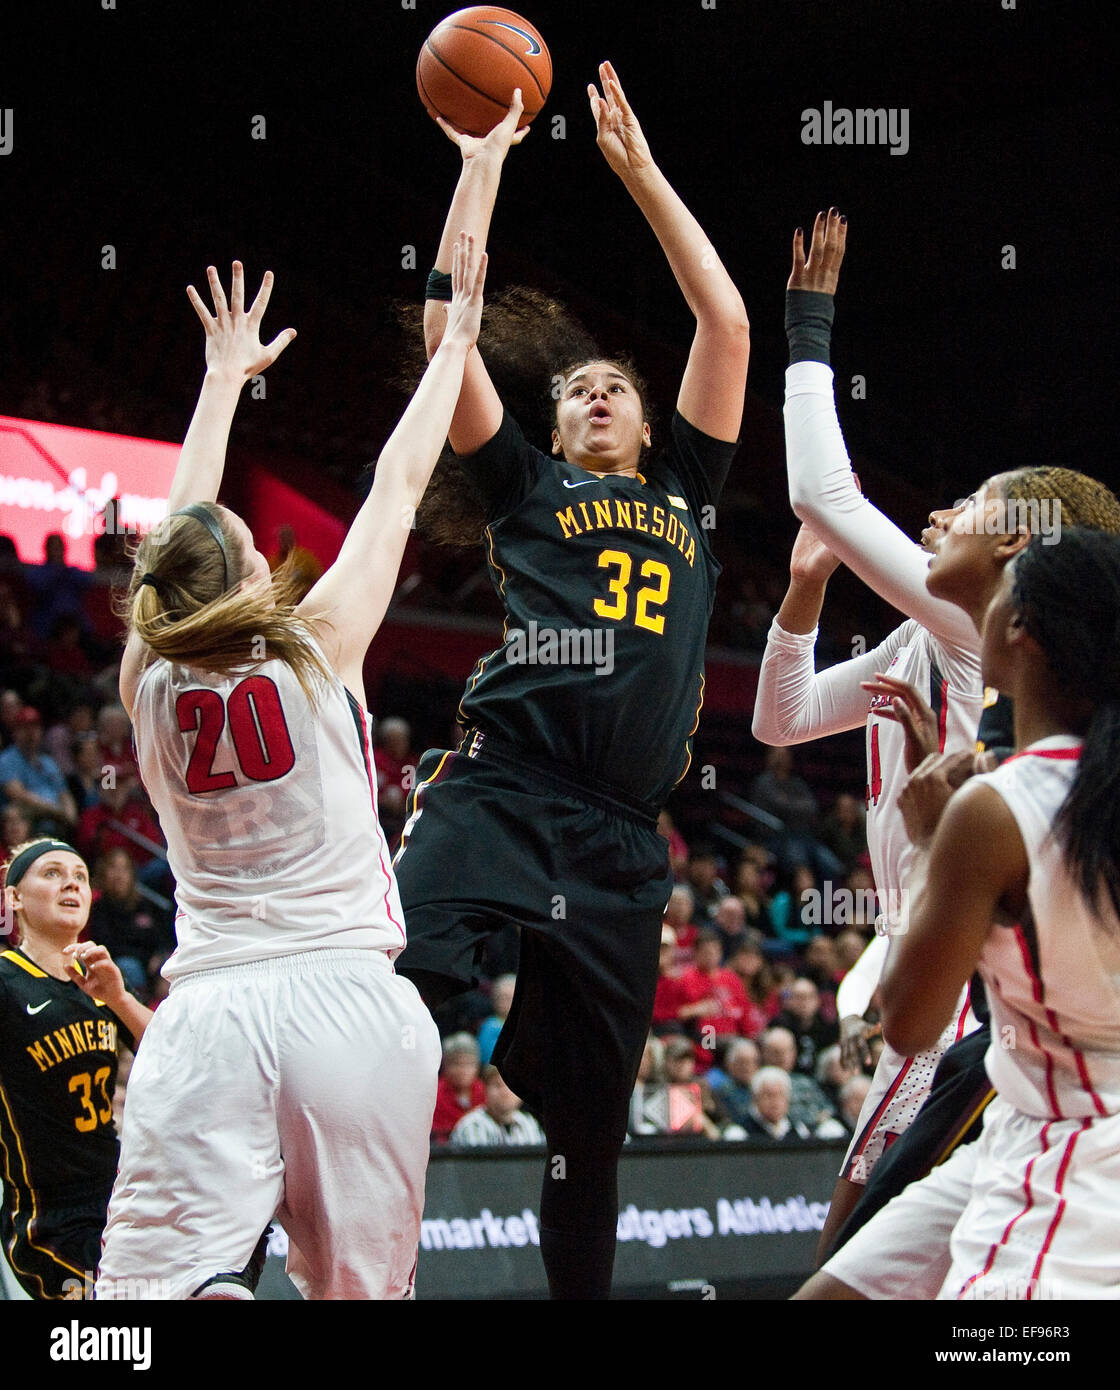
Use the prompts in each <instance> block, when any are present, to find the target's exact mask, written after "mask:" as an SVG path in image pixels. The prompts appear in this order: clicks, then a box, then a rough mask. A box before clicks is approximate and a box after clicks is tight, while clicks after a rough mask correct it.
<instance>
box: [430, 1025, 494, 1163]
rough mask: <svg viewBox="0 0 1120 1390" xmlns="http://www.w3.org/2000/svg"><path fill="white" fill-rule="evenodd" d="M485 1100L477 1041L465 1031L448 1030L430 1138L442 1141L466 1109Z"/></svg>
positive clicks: (446, 1139)
mask: <svg viewBox="0 0 1120 1390" xmlns="http://www.w3.org/2000/svg"><path fill="white" fill-rule="evenodd" d="M485 1103H486V1087H485V1086H484V1085H483V1083H482V1081H481V1080H480V1079H479V1075H478V1042H477V1040H476V1039H475V1038H472V1037H471V1035H470V1034H469V1033H452V1035H451V1036H450V1037H449V1038H445V1039H444V1043H443V1066H442V1067H441V1068H440V1074H439V1081H438V1083H437V1084H436V1108H435V1113H434V1115H433V1116H432V1139H433V1141H434V1142H435V1143H437V1144H446V1143H447V1141H448V1139H450V1137H451V1131H452V1130H453V1129H454V1128H455V1126H456V1125H457V1124H458V1123H459V1121H460V1120H461V1119H462V1118H463V1116H464V1115H465V1114H466V1113H467V1111H468V1110H473V1109H474V1108H475V1106H478V1105H484V1104H485Z"/></svg>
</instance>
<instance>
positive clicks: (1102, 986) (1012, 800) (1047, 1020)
mask: <svg viewBox="0 0 1120 1390" xmlns="http://www.w3.org/2000/svg"><path fill="white" fill-rule="evenodd" d="M1080 750H1081V744H1080V742H1079V741H1078V740H1076V739H1072V738H1069V737H1061V736H1059V737H1054V738H1045V739H1040V740H1039V742H1038V743H1034V744H1032V745H1031V746H1030V748H1028V749H1026V750H1024V752H1022V753H1019V754H1017V755H1016V756H1015V757H1013V758H1009V759H1008V760H1007V761H1006V762H1005V763H1004V764H1003V765H1002V767H1000V768H998V769H997V770H996V771H995V772H989V773H986V774H985V775H984V777H983V779H982V780H983V781H985V782H987V783H988V784H989V785H990V786H992V787H994V788H995V790H996V791H997V792H999V794H1000V796H1002V797H1003V799H1004V801H1006V802H1007V805H1008V807H1009V808H1010V810H1011V813H1012V815H1013V816H1014V817H1015V821H1016V824H1017V825H1018V827H1019V831H1020V833H1021V834H1022V837H1023V843H1024V845H1025V846H1026V849H1027V857H1028V859H1029V861H1030V879H1029V882H1028V885H1027V898H1028V902H1029V912H1027V913H1025V914H1024V920H1023V921H1022V922H1021V923H1019V924H1018V925H1017V926H1014V927H1000V926H995V927H993V928H992V930H991V931H990V932H989V934H988V938H987V941H986V942H985V943H984V950H983V954H982V955H981V957H980V969H981V971H982V973H983V975H984V980H985V982H986V984H987V986H988V998H989V1001H990V1003H991V1010H992V1044H991V1047H990V1048H989V1049H988V1057H987V1066H988V1075H989V1076H990V1077H991V1078H992V1084H993V1085H994V1086H995V1088H996V1089H997V1090H998V1091H999V1093H1000V1095H1001V1096H1003V1098H1004V1099H1005V1100H1007V1101H1008V1102H1009V1103H1010V1104H1011V1105H1013V1106H1015V1108H1016V1109H1017V1110H1021V1111H1023V1112H1024V1113H1026V1114H1028V1115H1035V1116H1040V1117H1045V1118H1048V1119H1054V1118H1057V1119H1078V1118H1084V1117H1091V1116H1095V1115H1114V1114H1116V1113H1118V1112H1120V919H1118V918H1117V915H1116V912H1115V910H1114V908H1113V905H1112V901H1111V899H1110V898H1109V896H1108V893H1107V891H1105V890H1104V889H1103V885H1102V894H1101V899H1100V902H1099V904H1098V906H1097V908H1096V910H1094V909H1093V908H1091V907H1090V905H1089V903H1088V902H1086V900H1085V898H1084V897H1083V895H1082V894H1081V892H1080V890H1079V889H1078V888H1077V886H1076V884H1075V883H1074V881H1073V879H1072V878H1071V877H1070V874H1069V870H1068V868H1067V866H1066V861H1065V856H1064V854H1063V853H1062V849H1061V847H1060V845H1059V844H1058V842H1057V841H1056V839H1055V838H1054V836H1053V835H1052V834H1051V833H1050V832H1051V828H1052V826H1053V824H1054V819H1055V817H1056V816H1057V813H1058V811H1059V810H1060V808H1061V806H1062V803H1063V802H1064V801H1065V799H1066V795H1067V794H1068V792H1069V789H1070V787H1071V785H1072V784H1073V779H1074V777H1075V775H1076V773H1077V767H1078V756H1079V753H1080Z"/></svg>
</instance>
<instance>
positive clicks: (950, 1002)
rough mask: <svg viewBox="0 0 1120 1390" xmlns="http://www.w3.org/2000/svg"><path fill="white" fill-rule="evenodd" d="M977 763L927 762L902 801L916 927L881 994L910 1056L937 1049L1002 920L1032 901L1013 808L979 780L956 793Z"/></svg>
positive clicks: (897, 951)
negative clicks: (911, 849) (910, 845)
mask: <svg viewBox="0 0 1120 1390" xmlns="http://www.w3.org/2000/svg"><path fill="white" fill-rule="evenodd" d="M970 758H971V755H970V754H963V755H962V754H952V755H948V756H946V755H941V754H939V755H936V756H935V757H931V758H927V759H926V761H925V762H924V763H923V764H922V765H921V766H920V767H919V768H918V769H917V771H916V772H915V773H914V774H913V775H912V777H911V778H910V781H909V783H908V784H907V787H906V790H905V791H904V792H903V794H902V796H901V797H900V798H899V805H900V807H901V808H902V810H903V814H904V816H905V818H906V828H907V833H908V834H909V835H910V836H911V838H912V840H913V841H914V843H915V844H916V845H917V846H918V855H917V856H916V858H915V864H914V872H913V876H912V878H911V888H912V892H913V897H912V900H911V902H910V910H909V923H908V927H907V930H906V931H905V932H903V933H902V934H900V935H898V936H895V937H894V938H893V939H892V941H891V948H890V953H889V954H888V956H887V963H886V966H885V967H884V970H883V978H882V981H881V983H880V986H879V988H880V998H881V1001H882V1011H883V1036H884V1037H885V1038H886V1040H887V1041H888V1042H889V1043H890V1045H891V1046H892V1047H893V1048H895V1049H896V1050H897V1051H899V1052H902V1053H904V1054H905V1055H907V1056H913V1055H914V1053H916V1052H920V1051H922V1050H923V1049H924V1048H928V1047H932V1046H934V1044H935V1043H936V1042H937V1039H938V1037H939V1036H940V1034H941V1032H942V1030H943V1029H944V1028H945V1026H946V1024H947V1023H948V1022H949V1019H950V1018H951V1017H952V1014H953V1010H954V1008H955V1007H956V1004H957V1001H958V999H959V997H960V993H961V990H962V989H963V988H964V986H965V984H966V983H967V982H968V980H969V979H970V978H971V976H972V974H973V972H974V971H975V969H976V965H977V962H978V961H979V959H980V952H981V950H982V949H983V945H984V941H985V940H986V938H987V936H988V933H989V931H991V929H992V923H993V922H994V921H995V919H996V916H997V913H999V912H1000V911H1001V910H1008V911H1014V910H1015V909H1016V908H1017V907H1021V904H1022V902H1023V901H1024V899H1025V893H1026V883H1027V876H1028V872H1029V866H1028V862H1027V852H1026V848H1025V846H1024V844H1023V838H1022V835H1021V834H1020V833H1019V828H1018V826H1017V824H1016V823H1015V818H1014V816H1013V815H1012V814H1011V811H1010V810H1009V809H1008V806H1007V803H1006V802H1005V801H1004V800H1003V798H1002V797H1001V796H1000V795H999V793H998V792H996V791H994V790H993V789H992V788H991V787H988V786H985V785H984V784H983V783H979V782H975V783H971V784H969V785H965V786H962V787H960V788H959V790H957V791H955V792H954V789H953V785H952V784H953V781H954V780H955V779H956V778H957V777H959V776H960V775H961V772H962V769H963V765H964V764H963V760H966V759H967V760H970ZM927 846H928V857H927ZM923 871H924V872H923ZM915 877H916V878H917V879H918V880H919V881H918V883H917V884H916V885H915V883H914V878H915Z"/></svg>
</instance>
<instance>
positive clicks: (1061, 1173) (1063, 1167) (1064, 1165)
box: [1026, 1119, 1093, 1298]
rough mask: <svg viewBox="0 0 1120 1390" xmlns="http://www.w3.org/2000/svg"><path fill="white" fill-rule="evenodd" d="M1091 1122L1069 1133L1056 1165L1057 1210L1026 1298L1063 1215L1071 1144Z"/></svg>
mask: <svg viewBox="0 0 1120 1390" xmlns="http://www.w3.org/2000/svg"><path fill="white" fill-rule="evenodd" d="M1092 1123H1093V1122H1092V1120H1089V1119H1085V1120H1082V1121H1081V1128H1080V1129H1079V1130H1078V1131H1077V1133H1076V1134H1071V1135H1070V1137H1069V1142H1068V1143H1067V1144H1066V1151H1065V1153H1064V1154H1063V1155H1062V1161H1061V1163H1060V1164H1059V1165H1058V1180H1057V1182H1056V1183H1055V1184H1054V1191H1055V1192H1056V1193H1057V1194H1058V1197H1059V1199H1060V1200H1059V1202H1058V1210H1057V1211H1056V1212H1055V1213H1054V1219H1053V1221H1051V1223H1050V1229H1049V1230H1048V1231H1047V1232H1046V1239H1045V1240H1044V1241H1043V1243H1042V1249H1041V1250H1040V1251H1039V1252H1038V1259H1037V1260H1035V1262H1034V1269H1033V1270H1032V1271H1031V1277H1030V1284H1028V1286H1027V1293H1026V1296H1027V1298H1031V1297H1032V1292H1033V1290H1032V1286H1037V1284H1038V1274H1039V1270H1041V1268H1042V1261H1043V1260H1044V1259H1045V1258H1046V1254H1047V1251H1048V1250H1049V1249H1050V1244H1051V1242H1052V1241H1053V1239H1054V1232H1055V1231H1056V1230H1057V1229H1058V1222H1059V1221H1060V1220H1061V1219H1062V1217H1063V1216H1064V1215H1065V1210H1066V1199H1065V1197H1063V1196H1062V1186H1063V1184H1064V1183H1065V1180H1066V1171H1067V1169H1068V1168H1069V1164H1070V1159H1072V1158H1073V1146H1074V1144H1076V1143H1077V1141H1078V1139H1080V1138H1081V1136H1082V1135H1083V1134H1084V1133H1085V1131H1086V1130H1087V1129H1088V1128H1089V1126H1090V1125H1091V1124H1092Z"/></svg>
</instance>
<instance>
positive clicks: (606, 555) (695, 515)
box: [460, 413, 737, 807]
mask: <svg viewBox="0 0 1120 1390" xmlns="http://www.w3.org/2000/svg"><path fill="white" fill-rule="evenodd" d="M736 447H737V446H736V445H735V444H733V443H725V442H723V441H721V440H717V439H713V438H712V437H711V436H709V435H706V434H704V433H702V432H701V431H700V430H698V429H696V428H694V427H693V426H692V425H691V424H689V423H688V421H687V420H685V419H684V417H683V416H682V415H680V414H679V413H678V414H675V415H674V416H673V418H672V421H671V424H670V427H669V430H668V438H667V439H666V442H665V447H664V449H663V450H662V452H661V454H660V456H659V457H658V458H657V459H656V460H655V461H654V462H652V463H651V464H650V465H649V466H648V469H647V468H646V465H645V464H644V463H643V464H642V467H643V469H645V470H646V476H643V475H642V474H639V475H638V477H636V478H630V477H626V476H623V475H618V474H615V475H606V476H602V475H599V474H596V473H593V472H589V471H588V470H586V469H584V468H581V467H578V466H577V465H575V464H571V463H568V462H567V461H566V460H564V459H556V458H550V457H549V456H548V455H546V454H543V453H541V451H540V450H538V449H535V448H534V447H533V446H532V445H531V444H529V443H528V442H527V441H526V439H525V437H524V435H523V434H522V433H521V430H520V428H519V427H518V426H517V424H516V423H515V422H514V420H513V419H512V417H511V416H509V415H508V414H507V415H506V416H505V417H504V419H503V421H502V425H501V428H500V429H499V430H498V432H497V434H496V435H495V436H494V438H493V439H491V440H490V441H489V442H488V443H487V444H486V445H484V446H483V448H482V449H481V450H479V452H478V453H477V454H473V455H471V456H470V457H468V458H464V459H462V460H461V463H462V465H463V468H464V469H465V471H466V472H467V473H468V475H469V476H470V478H471V479H472V481H473V483H474V485H475V487H476V488H477V490H478V491H479V493H480V495H481V496H482V498H483V500H484V503H485V505H486V510H487V517H488V522H489V524H488V526H487V528H486V547H487V559H488V561H489V565H490V574H491V578H492V581H493V583H494V587H495V589H496V590H497V591H498V594H499V597H500V598H501V600H502V603H503V605H504V607H505V613H506V626H505V632H504V634H503V642H502V645H501V646H500V647H498V648H497V649H496V650H495V651H493V652H491V653H490V654H489V655H488V656H486V657H484V658H483V659H482V660H481V661H480V662H479V664H478V666H477V667H476V668H475V671H474V673H473V675H472V676H471V678H470V681H469V683H468V686H467V691H466V694H465V695H464V696H463V701H462V705H461V709H460V718H461V719H462V721H463V722H464V724H467V725H477V726H479V727H481V728H482V729H483V730H484V731H485V732H488V733H490V734H492V735H494V736H496V737H500V738H503V739H505V740H507V741H509V742H511V743H515V744H517V745H519V746H520V747H522V748H523V749H524V750H525V752H526V754H527V755H530V756H532V755H535V756H537V757H540V758H542V759H545V760H547V761H548V762H551V763H557V764H560V765H562V766H564V767H567V768H570V769H572V771H573V774H574V775H575V777H576V778H577V779H589V780H591V781H592V782H594V783H597V784H599V785H603V786H606V787H608V788H614V789H617V790H618V791H621V792H623V793H625V794H626V795H627V796H629V797H632V798H634V799H635V800H638V801H640V802H644V803H647V804H650V805H651V806H655V807H656V806H660V805H661V804H662V803H663V802H664V800H665V798H666V796H667V795H668V793H669V792H670V791H671V790H672V788H673V786H674V785H675V784H676V783H677V782H678V781H679V780H680V778H681V777H683V776H684V774H685V773H686V772H687V770H688V765H689V762H690V759H691V749H690V740H691V736H692V734H693V732H694V731H695V729H696V725H697V721H698V718H699V711H700V705H701V703H702V700H703V688H704V678H703V666H704V646H705V641H706V638H707V630H708V619H709V617H710V615H711V611H712V606H713V604H714V602H715V584H716V578H717V576H718V574H719V568H720V567H719V564H718V562H717V561H716V559H715V557H714V556H713V554H712V551H711V547H710V542H711V533H712V527H713V525H714V523H715V502H716V501H717V499H718V497H719V493H720V490H721V488H722V485H723V481H724V478H725V477H726V475H727V471H728V468H729V467H730V464H731V459H732V456H733V455H734V453H735V450H736Z"/></svg>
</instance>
